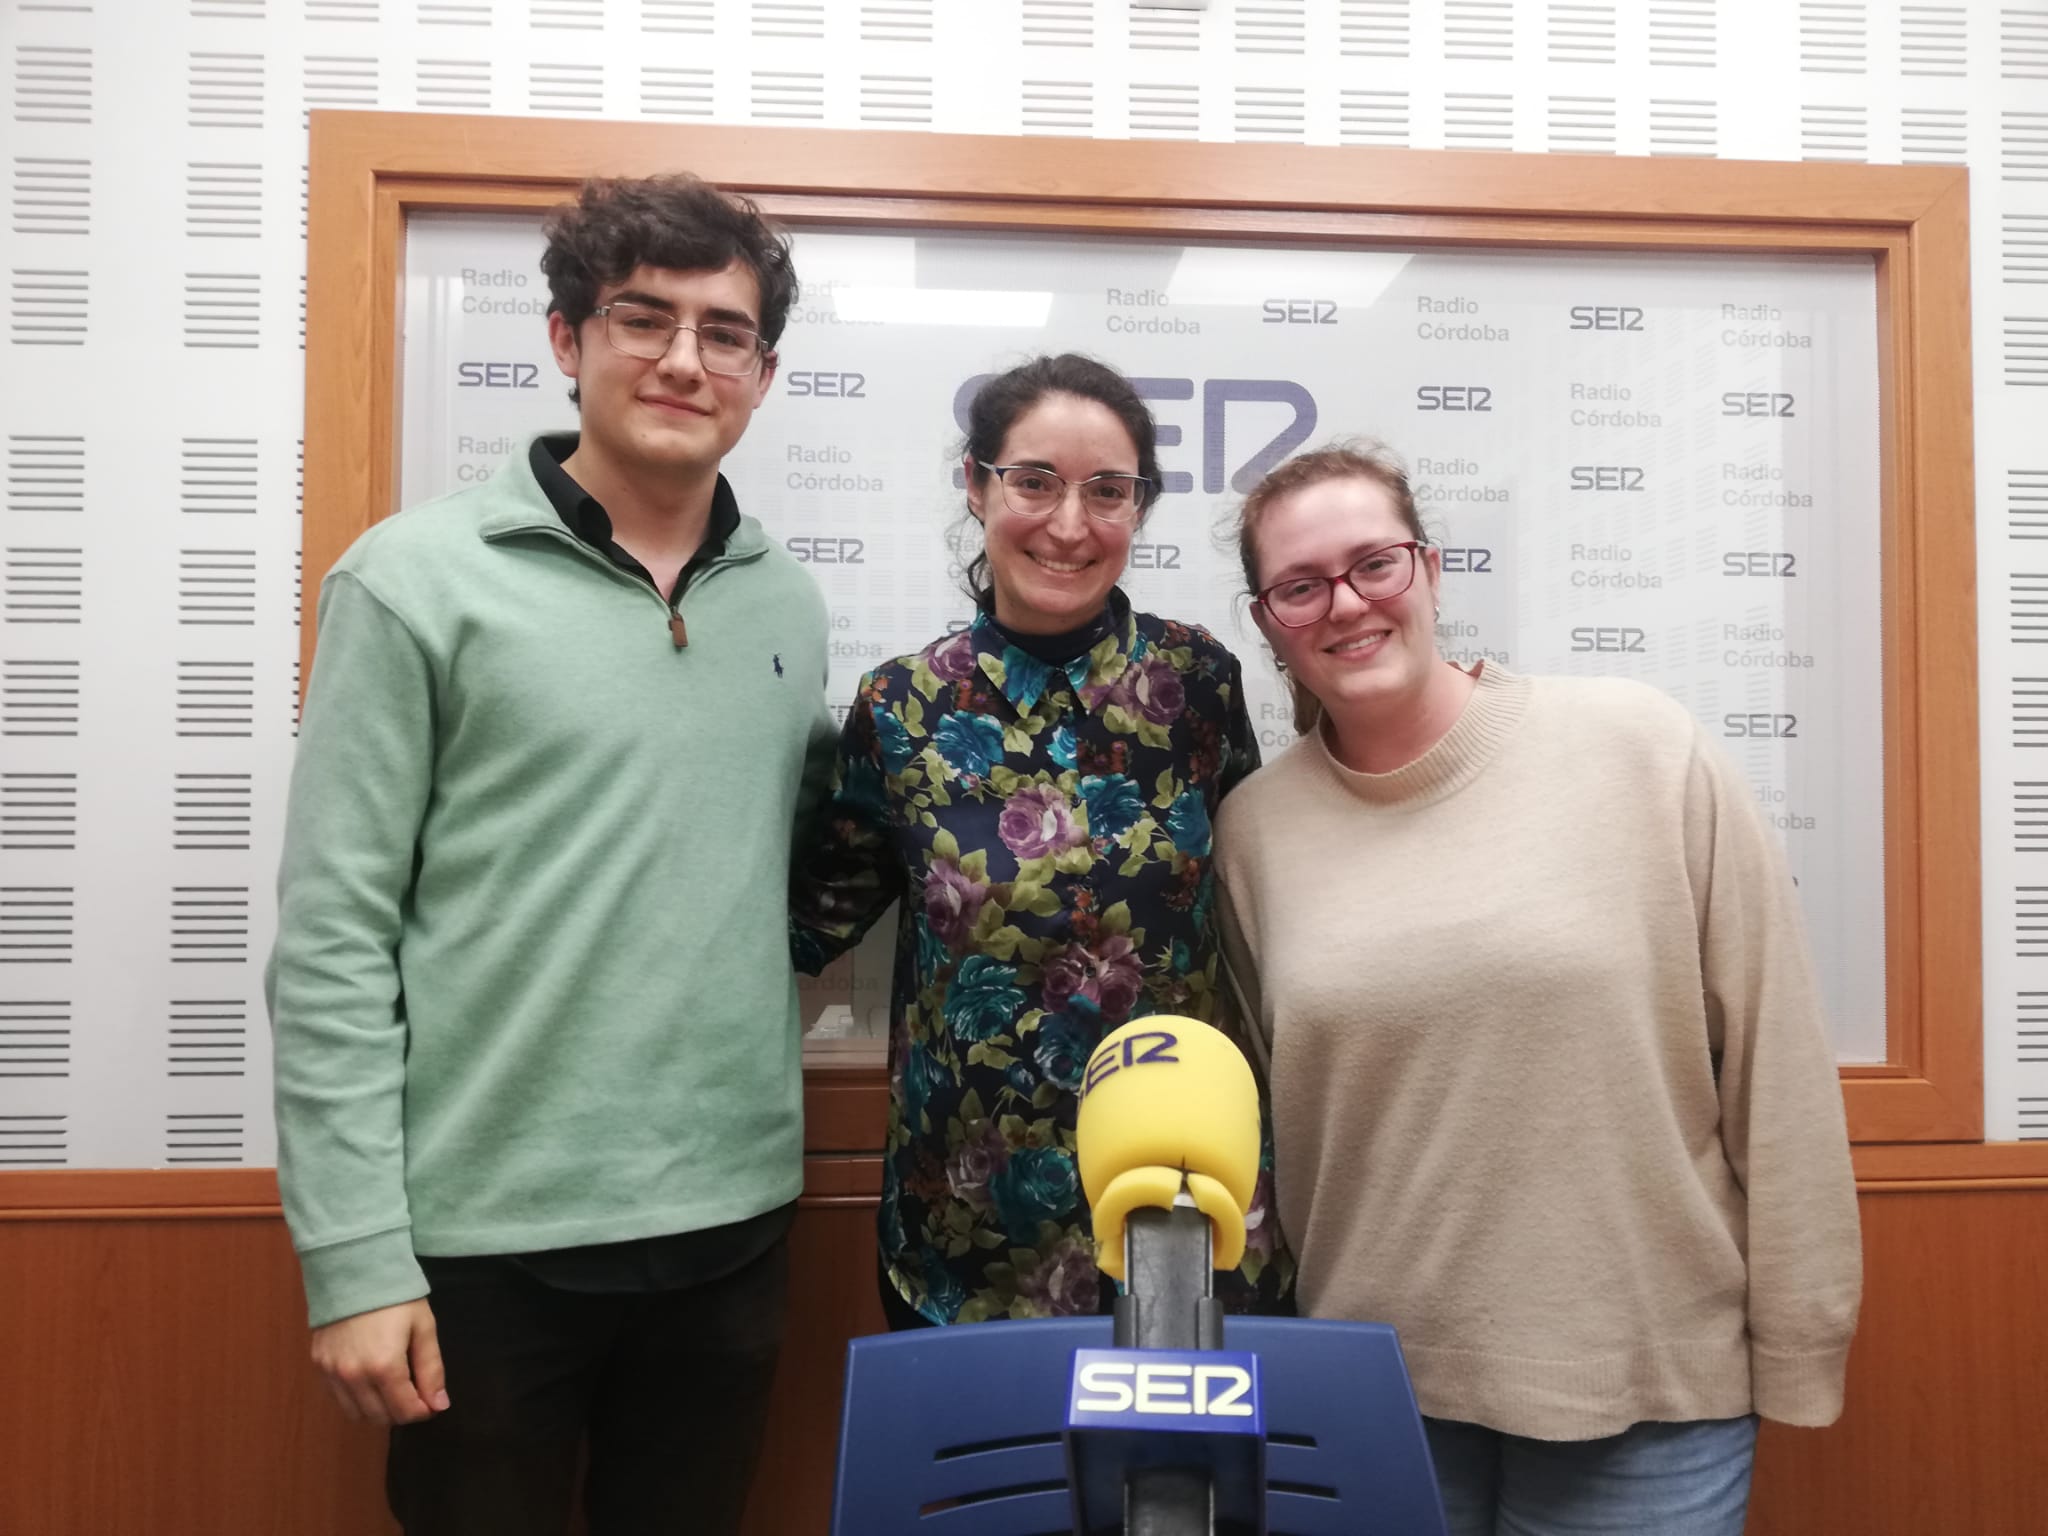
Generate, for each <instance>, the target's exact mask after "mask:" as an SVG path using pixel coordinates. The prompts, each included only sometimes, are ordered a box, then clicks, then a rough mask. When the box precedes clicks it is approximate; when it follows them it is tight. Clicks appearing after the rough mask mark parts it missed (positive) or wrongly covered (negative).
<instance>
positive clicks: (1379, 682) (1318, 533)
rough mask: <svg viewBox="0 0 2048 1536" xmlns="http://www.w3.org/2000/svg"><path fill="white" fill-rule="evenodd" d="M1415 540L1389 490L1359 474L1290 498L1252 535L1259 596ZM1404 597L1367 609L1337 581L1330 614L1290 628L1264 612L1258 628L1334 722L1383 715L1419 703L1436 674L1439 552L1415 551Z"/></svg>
mask: <svg viewBox="0 0 2048 1536" xmlns="http://www.w3.org/2000/svg"><path fill="white" fill-rule="evenodd" d="M1415 537H1417V534H1416V532H1415V530H1413V529H1411V528H1410V527H1409V526H1408V523H1407V521H1406V520H1405V519H1404V518H1403V517H1402V516H1401V511H1400V508H1399V506H1398V505H1397V504H1396V502H1395V500H1394V497H1393V495H1392V494H1391V493H1390V492H1389V491H1388V490H1387V488H1386V487H1385V486H1383V485H1381V484H1380V483H1379V482H1378V481H1376V480H1370V479H1367V478H1365V477H1364V476H1362V475H1345V476H1342V477H1341V478H1337V479H1331V480H1320V481H1317V482H1315V483H1314V484H1311V485H1306V486H1303V487H1302V488H1301V489H1299V490H1296V491H1291V492H1288V493H1286V494H1284V495H1282V496H1280V497H1278V498H1276V499H1275V500H1274V501H1273V502H1271V503H1270V504H1269V505H1268V506H1267V507H1266V508H1265V509H1264V511H1263V512H1262V513H1261V514H1260V515H1259V518H1258V522H1257V524H1256V527H1255V528H1254V530H1253V535H1252V538H1253V547H1254V549H1255V551H1256V554H1257V560H1258V574H1257V577H1256V581H1257V585H1258V587H1259V589H1260V590H1261V591H1264V590H1265V589H1267V588H1269V587H1271V586H1273V585H1274V584H1275V583H1277V582H1282V581H1286V580H1287V579H1288V578H1290V577H1294V576H1336V575H1338V574H1339V573H1341V572H1343V571H1345V570H1348V569H1349V568H1350V567H1351V566H1352V565H1354V564H1355V563H1356V562H1357V561H1358V560H1359V558H1360V557H1361V556H1364V555H1367V554H1369V553H1371V552H1372V551H1373V550H1376V549H1382V548H1384V547H1386V546H1387V545H1390V544H1398V543H1400V542H1402V541H1403V540H1406V539H1413V538H1415ZM1421 558H1422V562H1423V563H1422V564H1421V565H1420V566H1419V567H1418V568H1417V570H1416V572H1415V580H1414V582H1413V583H1412V584H1411V585H1410V586H1409V588H1408V590H1407V591H1405V592H1402V593H1400V594H1399V595H1397V596H1394V597H1388V598H1383V599H1381V600H1379V601H1377V602H1371V603H1368V602H1367V601H1365V599H1363V598H1361V597H1360V596H1359V595H1358V594H1357V592H1355V591H1354V590H1352V588H1351V586H1350V585H1349V584H1348V583H1347V582H1344V581H1341V580H1340V581H1339V582H1338V583H1337V585H1336V590H1335V591H1334V592H1333V593H1332V595H1331V601H1330V611H1329V613H1328V614H1326V615H1325V616H1324V617H1323V618H1321V619H1318V620H1317V621H1316V622H1315V623H1313V624H1310V625H1307V626H1306V627H1304V628H1301V629H1289V628H1287V627H1286V626H1284V625H1282V624H1279V623H1277V622H1276V621H1275V620H1274V619H1273V618H1272V616H1271V615H1270V614H1268V613H1267V612H1266V611H1265V609H1264V607H1263V606H1256V607H1254V608H1253V609H1252V615H1253V617H1254V618H1255V619H1256V620H1257V621H1258V625H1259V630H1260V632H1261V633H1262V634H1264V635H1265V637H1266V640H1267V642H1268V643H1269V644H1270V645H1271V646H1272V647H1273V649H1274V651H1275V652H1276V653H1278V655H1279V657H1280V659H1281V661H1283V662H1284V663H1286V666H1287V669H1288V671H1289V672H1290V673H1291V674H1293V676H1294V678H1295V679H1296V680H1297V681H1298V682H1300V683H1301V685H1302V686H1303V687H1305V688H1307V689H1308V691H1309V692H1310V693H1313V694H1314V695H1315V696H1316V698H1317V699H1319V700H1320V701H1321V702H1322V705H1323V708H1324V709H1325V710H1328V711H1329V712H1331V713H1332V714H1337V715H1383V714H1384V713H1385V712H1387V711H1389V710H1391V709H1400V708H1403V707H1406V706H1408V705H1411V704H1414V703H1416V702H1418V701H1419V700H1421V699H1422V697H1423V695H1424V691H1425V689H1426V688H1427V686H1428V683H1429V681H1430V679H1431V677H1432V676H1433V675H1434V673H1435V671H1436V669H1437V660H1438V658H1437V651H1436V601H1437V597H1436V594H1437V582H1438V559H1439V557H1438V554H1437V552H1436V550H1434V549H1429V550H1426V551H1424V552H1423V553H1422V556H1421Z"/></svg>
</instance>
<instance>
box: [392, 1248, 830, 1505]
mask: <svg viewBox="0 0 2048 1536" xmlns="http://www.w3.org/2000/svg"><path fill="white" fill-rule="evenodd" d="M423 1262H424V1267H425V1268H426V1270H427V1277H428V1283H429V1284H430V1285H431V1286H432V1287H433V1294H432V1295H431V1296H430V1297H429V1298H428V1300H429V1302H430V1303H431V1305H432V1306H433V1309H434V1322H435V1327H436V1329H437V1331H438V1332H439V1334H440V1340H441V1358H442V1361H443V1362H444V1364H445V1365H446V1367H447V1377H448V1396H449V1401H450V1406H449V1408H448V1410H447V1411H446V1412H445V1413H442V1414H440V1415H438V1416H437V1417H435V1418H433V1419H429V1420H428V1421H426V1422H425V1423H422V1424H408V1425H402V1426H400V1427H398V1428H396V1429H394V1430H392V1432H391V1455H390V1460H389V1461H388V1463H387V1464H386V1467H385V1491H386V1494H387V1496H388V1497H389V1499H390V1502H391V1512H392V1514H394V1515H396V1516H397V1517H398V1521H399V1524H400V1525H401V1526H403V1527H404V1529H405V1533H406V1536H563V1532H565V1531H566V1530H567V1529H568V1524H569V1516H570V1512H571V1509H572V1506H573V1503H574V1499H575V1487H576V1474H577V1468H578V1465H579V1459H580V1458H581V1457H583V1456H584V1455H585V1453H586V1450H587V1457H588V1463H587V1468H586V1470H585V1474H584V1484H583V1507H584V1512H585V1515H586V1517H587V1518H588V1521H589V1528H590V1536H684V1533H688V1536H726V1533H730V1532H736V1531H738V1530H739V1528H740V1517H741V1514H742V1512H743V1511H744V1509H745V1506H746V1497H747V1487H748V1485H749V1483H750V1482H751V1481H752V1480H753V1473H754V1465H755V1461H756V1459H757V1457H758V1454H759V1451H760V1447H761V1436H762V1431H763V1428H764V1427H765V1425H766V1423H767V1419H768V1393H769V1388H770V1386H771V1385H772V1384H773V1381H774V1377H775V1359H776V1355H777V1353H778V1352H779V1350H780V1348H781V1344H782V1321H783V1313H784V1309H785V1304H786V1299H787V1292H788V1273H789V1243H788V1241H787V1239H786V1238H785V1239H783V1240H780V1241H778V1242H777V1243H776V1244H775V1245H774V1246H773V1247H772V1248H770V1249H769V1250H768V1251H767V1252H766V1253H764V1254H763V1255H761V1257H760V1258H758V1259H755V1260H753V1261H752V1262H751V1263H749V1264H746V1265H745V1266H743V1267H742V1268H740V1269H739V1270H736V1271H735V1272H733V1273H732V1274H729V1275H726V1276H723V1277H722V1278H720V1279H718V1280H715V1281H711V1282H709V1283H707V1284H704V1285H699V1286H693V1287H690V1288H688V1289H685V1290H672V1291H658V1292H651V1293H643V1294H629V1295H602V1294H591V1293H588V1292H582V1291H570V1290H561V1289H557V1288H555V1287H553V1286H549V1285H546V1284H544V1283H543V1282H541V1281H540V1280H537V1279H535V1278H534V1277H533V1276H531V1275H529V1274H528V1273H527V1272H526V1271H524V1270H522V1269H521V1268H520V1267H519V1266H518V1265H517V1264H515V1263H513V1262H512V1261H510V1260H506V1259H440V1260H434V1259H429V1260H425V1261H423Z"/></svg>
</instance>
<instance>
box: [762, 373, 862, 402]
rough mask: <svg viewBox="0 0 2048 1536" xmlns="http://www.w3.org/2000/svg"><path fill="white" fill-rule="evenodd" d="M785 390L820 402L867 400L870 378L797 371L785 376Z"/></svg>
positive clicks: (859, 375)
mask: <svg viewBox="0 0 2048 1536" xmlns="http://www.w3.org/2000/svg"><path fill="white" fill-rule="evenodd" d="M783 378H784V380H785V384H784V388H786V389H787V390H788V391H789V393H790V394H792V395H806V396H811V397H813V398H816V399H819V400H865V399H867V397H868V395H867V388H868V376H867V375H866V374H864V373H838V372H835V373H819V372H816V371H815V370H813V371H811V372H804V371H801V370H799V371H797V372H794V373H786V374H784V375H783Z"/></svg>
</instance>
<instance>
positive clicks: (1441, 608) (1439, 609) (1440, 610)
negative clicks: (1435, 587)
mask: <svg viewBox="0 0 2048 1536" xmlns="http://www.w3.org/2000/svg"><path fill="white" fill-rule="evenodd" d="M1436 616H1437V617H1438V618H1442V617H1443V616H1444V605H1443V604H1442V603H1438V604H1437V605H1436Z"/></svg>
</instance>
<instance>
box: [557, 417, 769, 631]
mask: <svg viewBox="0 0 2048 1536" xmlns="http://www.w3.org/2000/svg"><path fill="white" fill-rule="evenodd" d="M576 443H577V437H576V434H575V433H573V432H565V433H562V434H560V435H558V436H554V437H536V438H535V439H534V440H533V448H532V450H531V452H530V453H529V454H528V462H529V463H531V465H532V466H533V478H534V479H536V480H538V481H539V482H540V488H541V489H542V490H543V491H545V492H547V497H548V500H549V502H551V503H552V504H553V505H554V509H555V515H556V516H558V517H560V518H561V520H562V522H563V524H564V525H565V526H567V528H568V530H569V531H570V532H571V533H573V534H575V535H576V537H577V538H579V539H581V540H582V541H583V542H584V543H586V544H588V545H589V546H590V547H591V548H592V549H594V550H596V551H597V552H598V553H599V554H601V555H603V556H604V557H605V558H606V559H607V560H609V561H611V563H612V564H613V565H616V566H617V567H618V568H619V569H620V570H622V571H624V572H625V573H626V574H627V575H629V576H637V577H639V578H640V579H641V580H642V581H644V582H646V583H647V585H649V586H650V587H652V586H654V577H653V576H651V575H650V574H648V570H647V567H646V566H644V565H642V564H641V563H640V562H639V561H638V560H636V559H634V558H633V556H632V554H631V553H630V552H629V551H628V550H627V549H626V547H625V546H624V545H623V544H621V543H619V541H618V540H617V539H615V538H613V537H612V519H611V514H610V513H608V512H606V511H605V509H604V508H603V507H602V506H600V505H599V504H598V500H597V498H596V497H595V496H593V495H591V494H590V492H588V491H586V490H585V489H583V487H582V486H580V485H578V484H577V483H576V482H575V480H574V479H573V478H571V477H570V474H569V472H568V471H567V470H566V469H564V468H562V461H563V460H564V459H566V458H568V457H569V455H570V454H572V453H574V452H575V451H576ZM739 526H740V504H739V499H738V498H737V497H736V496H734V495H733V493H732V487H731V486H730V485H728V484H727V483H726V479H725V476H723V475H720V476H719V477H718V486H717V488H716V489H715V490H713V491H712V493H711V521H710V522H709V523H707V524H706V525H705V528H704V542H703V543H702V544H700V545H698V546H697V553H695V554H694V555H692V556H690V560H689V563H688V564H687V565H685V566H684V567H683V568H682V569H681V570H680V571H678V572H676V584H675V586H674V588H672V589H671V590H670V591H669V592H667V593H666V594H664V595H665V596H666V597H667V598H668V605H669V607H671V608H673V607H675V605H676V600H677V599H678V598H680V597H681V596H682V595H683V591H684V589H685V588H687V587H688V586H689V585H690V581H691V579H692V578H693V577H694V576H696V575H697V573H698V572H700V571H702V570H703V569H704V568H705V567H706V566H707V565H709V564H710V563H711V562H712V561H714V560H716V559H717V558H718V557H719V556H720V555H722V554H724V553H725V546H726V544H727V542H728V541H729V540H730V539H731V538H732V536H733V534H734V533H735V532H737V531H738V529H739ZM655 590H656V591H660V590H661V589H660V588H659V587H656V588H655Z"/></svg>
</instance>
